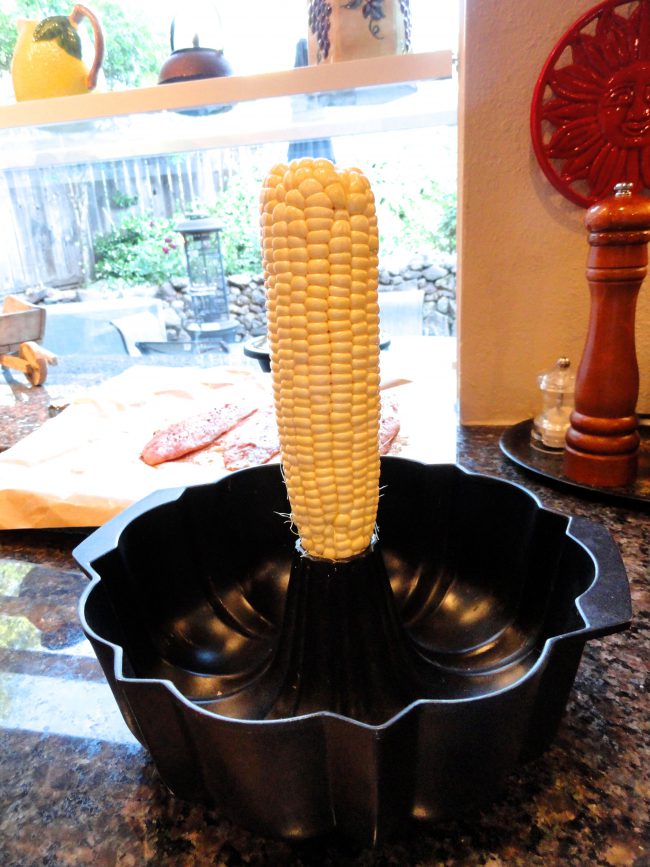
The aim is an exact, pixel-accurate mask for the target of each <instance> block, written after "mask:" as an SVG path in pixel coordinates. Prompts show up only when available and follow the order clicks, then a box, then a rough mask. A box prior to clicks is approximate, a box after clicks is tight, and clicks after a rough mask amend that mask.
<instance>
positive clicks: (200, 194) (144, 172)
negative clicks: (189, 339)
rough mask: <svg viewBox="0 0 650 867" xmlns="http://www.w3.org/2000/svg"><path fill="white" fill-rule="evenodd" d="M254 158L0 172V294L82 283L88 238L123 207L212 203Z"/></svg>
mask: <svg viewBox="0 0 650 867" xmlns="http://www.w3.org/2000/svg"><path fill="white" fill-rule="evenodd" d="M254 159H255V148H245V149H244V148H242V149H235V148H233V149H219V150H209V151H196V152H191V153H183V154H173V155H166V156H154V157H139V158H134V159H121V160H116V161H111V162H101V163H92V164H90V163H86V164H82V165H71V166H60V167H47V168H30V169H10V170H7V171H5V172H0V226H2V228H3V230H2V233H0V239H1V240H0V296H2V295H6V294H7V293H9V292H20V291H22V290H24V289H27V288H30V287H34V286H39V285H44V286H53V287H59V288H61V287H65V286H77V285H80V284H82V283H84V282H85V281H86V280H89V279H91V278H92V274H93V267H94V257H93V238H94V237H95V236H96V235H99V234H104V233H105V232H107V231H109V230H110V229H111V228H113V227H115V226H117V225H119V223H120V220H121V218H122V217H123V216H124V214H125V213H140V214H152V215H153V216H154V217H171V216H173V215H175V214H179V213H185V212H187V211H189V210H191V209H192V208H194V207H196V206H197V205H198V204H203V205H206V204H210V203H211V202H213V201H214V200H215V198H216V197H217V196H218V195H219V192H220V191H221V190H222V189H223V187H224V184H225V183H227V180H228V177H229V175H230V174H231V173H236V172H242V171H247V170H248V169H249V168H250V166H251V165H252V163H253V161H254ZM129 202H132V204H131V205H130V206H129V204H128V203H129Z"/></svg>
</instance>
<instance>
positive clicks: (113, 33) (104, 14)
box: [0, 0, 170, 89]
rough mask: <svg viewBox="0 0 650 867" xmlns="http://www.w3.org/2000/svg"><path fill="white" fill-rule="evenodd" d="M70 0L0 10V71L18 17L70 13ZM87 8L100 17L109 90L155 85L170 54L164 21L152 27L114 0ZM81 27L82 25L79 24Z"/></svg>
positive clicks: (38, 0) (20, 2)
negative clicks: (160, 70)
mask: <svg viewBox="0 0 650 867" xmlns="http://www.w3.org/2000/svg"><path fill="white" fill-rule="evenodd" d="M73 5H74V2H73V0H13V3H11V2H10V3H7V4H3V9H2V11H0V71H5V72H6V71H8V70H9V69H10V67H11V57H12V55H13V51H14V46H15V44H16V38H17V35H18V33H17V29H16V19H17V18H36V19H39V20H40V19H42V18H45V17H47V16H49V15H69V14H70V12H71V11H72V7H73ZM89 8H90V9H91V10H92V11H93V12H94V13H95V14H96V15H97V17H98V18H99V20H100V23H101V26H102V31H103V33H104V43H105V51H104V63H103V66H102V69H103V71H104V75H105V77H106V83H107V86H108V87H109V88H110V89H114V88H116V87H120V86H121V87H141V86H143V85H149V84H154V83H155V82H156V80H157V77H158V70H159V69H160V67H161V66H162V64H163V63H164V61H165V59H166V58H167V56H168V54H169V51H170V49H169V43H168V35H167V29H166V27H167V23H166V22H165V21H158V22H157V24H156V26H154V27H152V26H151V25H150V24H149V22H148V21H145V19H144V18H143V17H142V16H141V15H140V14H139V13H136V12H134V11H129V12H127V11H126V9H125V6H124V5H123V4H122V3H119V2H116V0H93V2H91V3H90V4H89ZM82 26H83V25H82Z"/></svg>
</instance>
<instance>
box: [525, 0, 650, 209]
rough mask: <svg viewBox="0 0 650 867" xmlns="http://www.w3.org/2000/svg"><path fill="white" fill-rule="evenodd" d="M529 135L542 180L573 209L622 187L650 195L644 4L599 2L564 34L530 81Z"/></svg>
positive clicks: (649, 39) (648, 2)
mask: <svg viewBox="0 0 650 867" xmlns="http://www.w3.org/2000/svg"><path fill="white" fill-rule="evenodd" d="M531 132H532V137H533V146H534V149H535V154H536V156H537V159H538V161H539V164H540V166H541V167H542V169H543V171H544V173H545V175H546V177H547V178H548V179H549V181H550V182H551V183H552V184H553V185H554V186H555V187H556V188H557V189H558V190H559V191H560V192H561V193H562V194H563V195H565V196H566V197H567V198H568V199H570V200H571V201H572V202H575V203H576V204H578V205H581V206H583V207H589V206H590V205H592V204H593V203H594V202H596V201H597V200H598V199H600V198H602V197H603V196H605V195H607V194H608V193H611V192H612V191H613V189H614V185H615V184H616V183H619V182H623V181H626V182H628V183H631V184H632V185H633V189H634V191H635V192H639V191H642V190H644V189H649V188H650V0H635V2H629V0H628V2H621V0H606V2H605V3H601V4H599V5H598V6H595V7H594V8H593V9H591V10H590V11H589V12H587V13H586V14H585V15H583V16H582V17H581V18H579V19H578V20H577V21H576V22H575V24H573V26H572V27H570V28H569V30H568V31H567V32H566V33H565V34H564V36H563V37H562V39H561V40H560V41H559V42H558V43H557V45H556V46H555V48H554V49H553V51H552V52H551V54H550V56H549V58H548V60H547V61H546V64H545V66H544V68H543V69H542V72H541V74H540V76H539V79H538V80H537V84H536V86H535V92H534V95H533V103H532V110H531Z"/></svg>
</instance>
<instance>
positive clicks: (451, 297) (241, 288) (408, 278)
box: [25, 254, 456, 340]
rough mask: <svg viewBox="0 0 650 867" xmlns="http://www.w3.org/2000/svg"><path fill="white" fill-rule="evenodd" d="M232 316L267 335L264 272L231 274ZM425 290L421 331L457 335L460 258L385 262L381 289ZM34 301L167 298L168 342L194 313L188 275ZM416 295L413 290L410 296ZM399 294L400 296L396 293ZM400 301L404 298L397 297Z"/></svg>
mask: <svg viewBox="0 0 650 867" xmlns="http://www.w3.org/2000/svg"><path fill="white" fill-rule="evenodd" d="M228 286H229V293H230V315H231V317H232V319H234V320H236V321H237V323H238V324H239V334H238V336H239V338H240V339H245V338H247V337H251V336H253V337H254V336H257V335H261V334H264V333H265V331H266V313H265V304H264V301H265V296H264V282H263V278H262V276H261V275H258V276H251V275H250V274H234V275H231V276H230V277H229V278H228ZM414 289H417V290H420V291H421V292H422V293H423V306H422V330H421V332H420V333H421V334H424V335H433V336H438V337H448V336H453V335H455V334H456V260H455V257H454V256H452V255H444V254H438V255H436V256H435V257H434V256H431V257H429V256H424V255H423V256H414V257H412V258H411V259H409V260H408V261H407V262H401V263H392V264H390V263H389V264H384V266H383V267H382V268H381V269H380V271H379V291H380V292H392V293H399V292H402V291H406V290H414ZM25 294H26V297H27V298H28V300H30V301H32V302H33V303H36V304H40V303H44V304H45V305H49V304H61V303H66V302H73V301H84V300H91V299H92V300H102V299H105V300H107V301H109V300H111V299H115V298H116V297H124V296H148V297H155V298H158V299H160V300H161V301H162V302H163V307H164V318H165V325H166V329H167V338H168V339H169V340H178V339H181V340H182V339H187V337H188V334H187V332H186V330H185V329H186V326H187V325H188V324H189V323H191V322H192V319H193V314H192V307H191V304H190V297H189V294H188V281H187V279H186V278H174V279H172V280H169V281H167V282H165V283H163V284H162V285H161V286H159V287H156V286H137V287H129V288H126V289H123V290H120V291H119V292H118V291H116V290H115V289H112V288H111V287H109V286H99V285H95V286H93V287H90V288H88V289H68V290H57V289H48V288H44V287H39V288H38V289H34V290H31V291H28V292H26V293H25ZM410 294H411V293H409V295H410ZM393 298H395V296H393ZM397 300H399V299H397Z"/></svg>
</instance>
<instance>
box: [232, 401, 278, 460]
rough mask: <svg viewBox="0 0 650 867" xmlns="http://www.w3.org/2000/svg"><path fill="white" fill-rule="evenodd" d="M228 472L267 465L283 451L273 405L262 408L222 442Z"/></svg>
mask: <svg viewBox="0 0 650 867" xmlns="http://www.w3.org/2000/svg"><path fill="white" fill-rule="evenodd" d="M219 444H220V445H222V446H223V462H224V466H225V467H226V469H227V470H242V469H244V468H245V467H253V466H256V465H257V464H266V463H268V461H270V460H271V458H274V457H275V456H276V455H277V454H279V452H280V437H279V434H278V427H277V424H276V421H275V410H274V408H273V407H272V406H267V407H263V408H262V409H259V410H258V411H257V412H256V413H255V414H254V415H251V416H249V417H248V418H247V419H246V420H245V421H243V422H242V423H241V424H240V425H237V427H236V428H234V429H233V430H231V431H229V432H228V433H227V434H226V435H225V436H224V437H222V439H221V440H220V442H219Z"/></svg>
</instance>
